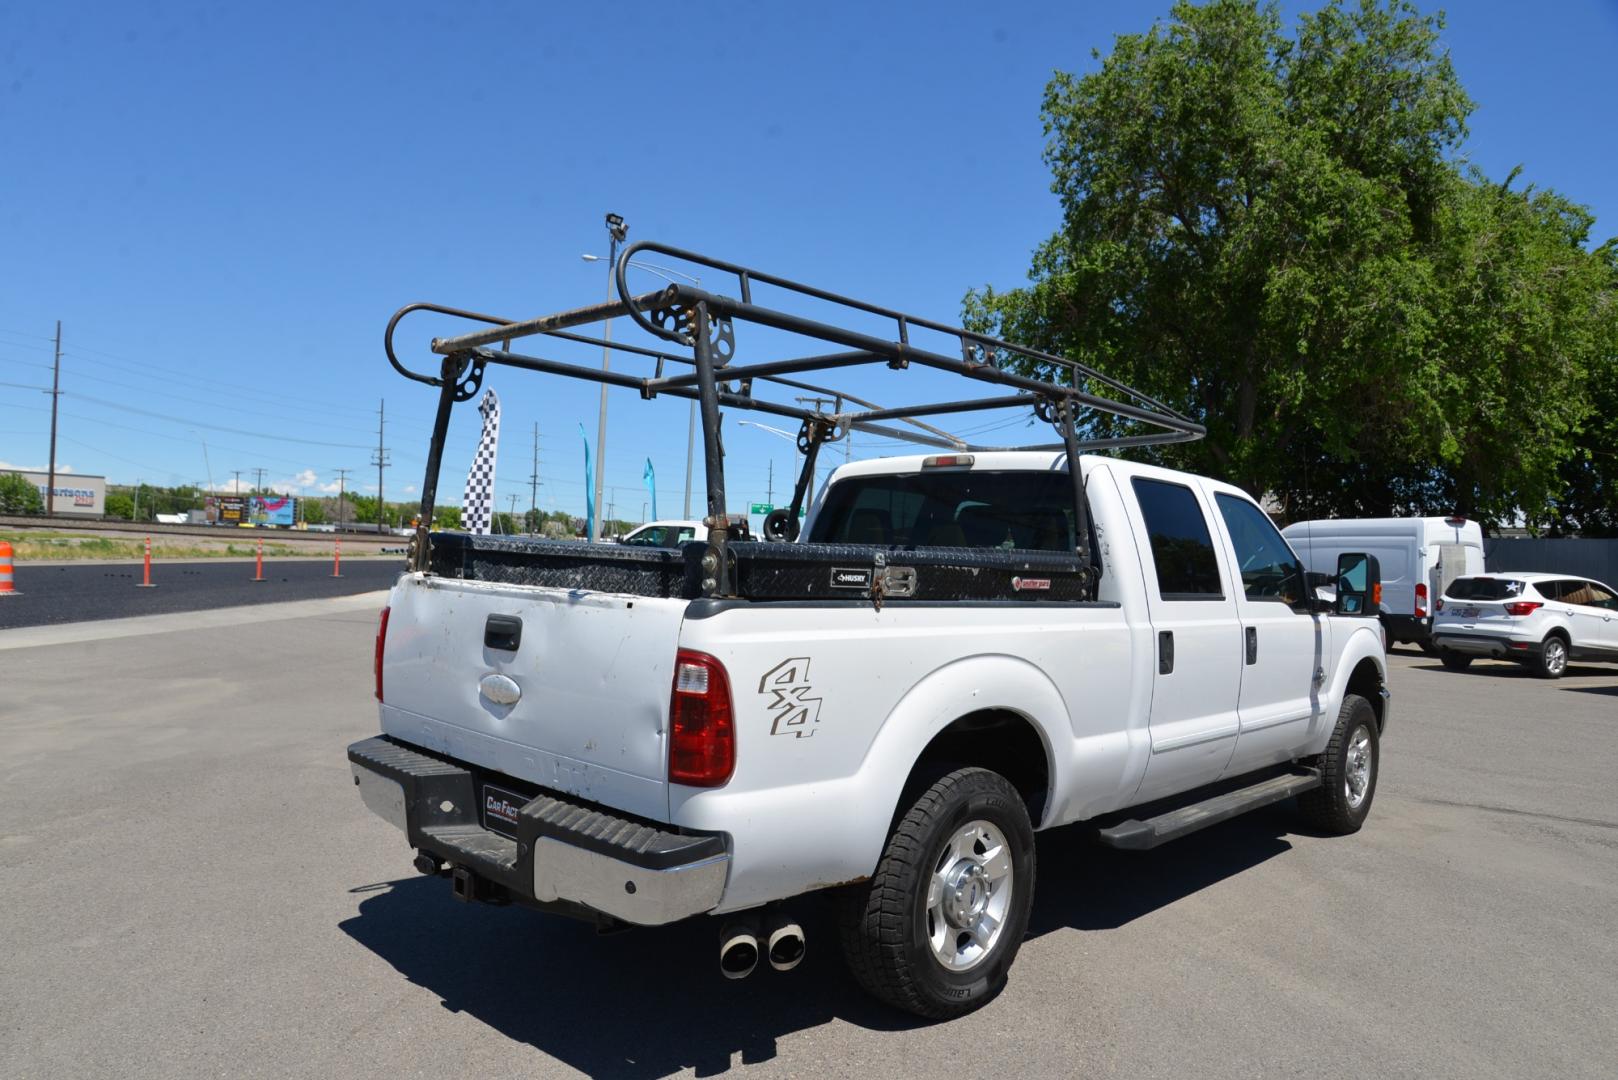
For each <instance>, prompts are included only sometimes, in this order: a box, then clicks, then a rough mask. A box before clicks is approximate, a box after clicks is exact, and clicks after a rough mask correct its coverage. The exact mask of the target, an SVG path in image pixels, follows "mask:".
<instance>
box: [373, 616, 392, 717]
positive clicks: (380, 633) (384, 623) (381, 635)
mask: <svg viewBox="0 0 1618 1080" xmlns="http://www.w3.org/2000/svg"><path fill="white" fill-rule="evenodd" d="M392 610H393V609H392V608H386V607H385V608H383V609H382V617H381V618H380V619H378V620H377V621H376V661H375V664H374V667H375V669H376V699H377V700H378V701H381V700H382V646H383V645H384V644H386V643H387V640H388V612H390V611H392Z"/></svg>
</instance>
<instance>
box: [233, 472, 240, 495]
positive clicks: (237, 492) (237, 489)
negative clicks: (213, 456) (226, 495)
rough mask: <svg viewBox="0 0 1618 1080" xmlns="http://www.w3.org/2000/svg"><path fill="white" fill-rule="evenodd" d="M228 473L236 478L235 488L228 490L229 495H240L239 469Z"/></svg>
mask: <svg viewBox="0 0 1618 1080" xmlns="http://www.w3.org/2000/svg"><path fill="white" fill-rule="evenodd" d="M230 471H231V474H232V475H233V476H235V477H236V486H235V487H233V488H231V489H230V493H231V494H232V495H240V494H241V493H242V471H241V470H240V469H232V470H230Z"/></svg>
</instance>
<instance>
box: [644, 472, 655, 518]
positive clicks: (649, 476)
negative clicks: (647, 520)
mask: <svg viewBox="0 0 1618 1080" xmlns="http://www.w3.org/2000/svg"><path fill="white" fill-rule="evenodd" d="M641 479H642V480H645V481H646V491H647V492H648V494H650V496H651V499H652V520H653V521H656V520H657V473H656V472H655V471H653V469H652V459H651V458H647V459H646V471H645V472H644V473H642V474H641Z"/></svg>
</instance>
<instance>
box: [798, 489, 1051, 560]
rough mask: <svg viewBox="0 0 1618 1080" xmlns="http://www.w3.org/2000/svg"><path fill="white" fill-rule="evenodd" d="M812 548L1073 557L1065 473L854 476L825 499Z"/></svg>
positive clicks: (818, 517) (816, 523) (817, 519)
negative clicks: (866, 547)
mask: <svg viewBox="0 0 1618 1080" xmlns="http://www.w3.org/2000/svg"><path fill="white" fill-rule="evenodd" d="M809 539H810V541H811V542H814V543H823V544H827V543H829V544H878V545H884V546H897V547H977V548H995V547H998V548H1019V549H1024V550H1030V551H1072V550H1073V484H1072V481H1070V480H1069V479H1068V475H1067V473H1065V472H989V471H980V472H968V471H965V470H950V471H947V472H946V471H943V470H940V471H937V472H921V473H906V474H902V475H892V474H889V475H884V476H855V477H850V478H849V479H847V480H839V481H838V482H837V483H836V484H834V485H833V486H832V488H831V490H829V491H828V492H827V493H826V503H825V505H824V506H823V507H822V508H821V511H820V513H819V514H818V515H817V516H816V518H815V527H814V533H813V535H812V536H810V538H809Z"/></svg>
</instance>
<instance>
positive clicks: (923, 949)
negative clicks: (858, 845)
mask: <svg viewBox="0 0 1618 1080" xmlns="http://www.w3.org/2000/svg"><path fill="white" fill-rule="evenodd" d="M977 821H986V822H988V823H990V824H991V825H992V826H994V828H995V829H997V830H998V831H999V832H1000V834H1001V835H1002V836H1003V837H1004V840H1005V846H1006V849H1007V852H1008V854H1009V855H1010V857H1011V870H1010V872H1009V874H1007V875H1006V877H1007V878H1008V879H1009V880H1010V882H1011V895H1010V897H1008V898H1007V900H1006V904H1007V907H1006V910H1005V912H1004V916H1005V917H1004V918H1003V919H1002V920H1001V930H1000V932H999V934H998V936H997V937H994V938H993V939H992V943H991V944H990V946H989V949H988V952H987V953H986V954H984V955H983V956H982V957H981V958H980V959H979V960H977V961H976V962H974V963H973V964H972V966H971V967H969V968H967V969H966V970H962V971H952V970H950V969H949V968H947V967H946V966H945V964H944V962H943V961H942V960H940V959H939V957H938V956H937V955H935V953H934V951H933V946H932V944H931V943H930V941H929V938H928V926H929V920H928V909H927V900H928V886H929V883H930V882H931V881H932V878H933V874H934V873H935V872H936V869H937V867H938V865H939V864H940V862H941V861H942V860H944V859H946V858H948V852H949V849H948V844H949V842H950V841H951V839H952V838H953V837H954V836H955V835H956V833H957V832H959V831H960V830H962V829H964V828H966V827H968V826H970V825H971V824H972V823H973V822H977ZM838 899H839V912H838V916H839V917H838V929H839V933H840V936H841V938H842V946H843V958H844V960H845V961H847V963H848V968H849V971H850V972H852V973H853V975H854V978H855V979H856V980H857V981H858V982H859V984H860V985H861V986H863V987H864V988H865V989H866V990H867V991H869V992H870V993H871V994H873V995H874V996H876V997H877V998H880V999H881V1000H882V1001H885V1002H887V1003H888V1004H889V1005H892V1006H893V1007H894V1008H897V1009H903V1010H904V1011H905V1012H909V1013H914V1014H915V1015H917V1016H923V1017H926V1018H928V1019H932V1020H948V1019H951V1018H953V1017H957V1016H962V1015H964V1014H966V1013H969V1012H971V1011H972V1010H974V1009H977V1008H979V1007H980V1006H982V1005H984V1004H985V1003H987V1002H988V1001H990V1000H992V999H993V998H994V997H995V995H997V994H998V993H999V992H1000V991H1001V990H1002V989H1004V987H1005V985H1006V973H1007V972H1008V971H1009V970H1010V969H1011V963H1012V961H1013V960H1015V959H1016V958H1017V950H1018V948H1019V947H1020V946H1021V945H1022V939H1023V935H1024V934H1025V933H1026V932H1027V929H1028V913H1029V911H1030V910H1031V909H1032V907H1033V902H1034V829H1033V826H1032V824H1031V823H1030V822H1029V820H1028V809H1027V807H1025V806H1024V805H1023V801H1022V797H1021V796H1019V795H1018V794H1017V789H1016V788H1014V787H1012V786H1011V783H1010V782H1009V781H1007V780H1006V778H1005V777H1003V776H1001V775H1000V774H999V773H996V772H990V771H989V770H988V769H978V768H969V769H958V770H956V771H954V772H951V773H949V774H947V775H946V776H944V777H942V778H941V779H939V780H938V781H937V782H936V783H934V784H933V785H932V786H930V787H929V788H927V790H926V791H924V792H922V793H921V795H920V796H919V797H918V798H916V799H915V801H914V802H912V803H911V804H910V806H909V807H908V808H906V809H905V812H904V813H903V814H902V815H901V816H900V818H899V821H898V824H897V825H895V826H894V829H893V833H892V834H891V835H890V836H889V837H888V845H887V848H886V849H885V850H884V851H883V853H882V861H881V862H880V863H878V864H877V869H876V873H875V874H874V875H872V877H871V880H870V881H868V882H865V883H863V884H861V885H856V886H851V887H849V888H848V889H846V890H844V891H843V893H842V894H841V895H840V896H839V898H838Z"/></svg>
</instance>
